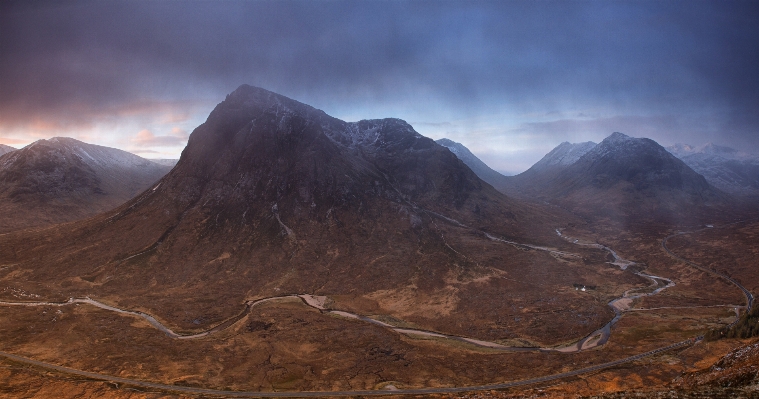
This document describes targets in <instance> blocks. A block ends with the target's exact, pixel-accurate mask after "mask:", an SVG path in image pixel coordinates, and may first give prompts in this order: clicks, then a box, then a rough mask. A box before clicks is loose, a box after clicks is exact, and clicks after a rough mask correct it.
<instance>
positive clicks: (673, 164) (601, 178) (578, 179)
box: [505, 133, 730, 225]
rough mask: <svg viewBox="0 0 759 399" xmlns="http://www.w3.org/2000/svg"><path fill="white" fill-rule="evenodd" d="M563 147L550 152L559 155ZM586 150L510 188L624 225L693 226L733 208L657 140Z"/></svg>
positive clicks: (612, 142)
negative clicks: (675, 224) (579, 155)
mask: <svg viewBox="0 0 759 399" xmlns="http://www.w3.org/2000/svg"><path fill="white" fill-rule="evenodd" d="M562 146H563V145H562ZM562 146H559V147H557V149H555V150H554V151H552V153H554V152H556V153H561V152H560V151H558V150H559V149H560V148H561V147H562ZM565 147H566V146H565ZM588 148H589V149H588ZM585 149H588V150H587V151H586V152H585V153H584V154H583V155H582V156H581V157H579V158H578V159H577V160H576V161H575V162H574V163H571V164H569V165H560V164H559V165H557V166H556V167H549V163H548V162H545V163H544V164H545V166H543V167H540V166H541V165H538V164H536V165H535V167H533V168H531V169H530V171H528V172H529V173H528V172H525V173H523V174H521V175H518V176H515V178H514V179H513V180H512V181H511V184H512V185H511V186H510V187H509V189H510V190H513V191H514V192H520V193H523V195H524V196H526V197H530V198H533V199H537V200H541V201H549V202H551V203H555V204H558V205H560V206H562V207H565V208H568V209H570V210H572V211H573V212H577V213H579V214H582V215H585V216H586V217H591V218H606V219H610V220H612V221H615V222H619V223H622V224H624V225H629V224H634V223H640V222H644V221H654V220H655V221H657V222H661V223H665V224H667V223H689V222H692V221H694V220H696V219H698V218H700V217H708V216H707V215H712V214H713V213H710V212H720V211H721V210H724V209H725V208H726V207H727V206H728V205H729V203H730V201H729V198H728V197H727V196H725V194H723V193H722V192H720V191H719V190H716V189H715V188H714V187H712V186H711V185H709V183H708V182H707V181H706V180H705V179H704V177H703V176H701V175H699V174H698V173H696V172H695V171H693V169H691V168H690V167H688V166H687V165H686V164H685V163H683V162H682V161H681V160H679V159H677V158H676V157H674V156H673V155H672V154H670V153H669V152H667V151H666V150H665V149H664V148H663V147H662V146H660V145H659V144H657V143H656V142H654V141H653V140H650V139H645V138H642V139H638V138H632V137H629V136H626V135H624V134H622V133H613V134H612V135H610V136H609V137H607V138H606V139H604V140H603V141H602V142H601V143H600V144H598V145H595V146H591V145H589V144H587V143H586V144H585ZM546 158H548V156H547V157H546ZM541 162H542V161H541ZM541 162H539V164H540V163H541ZM505 192H506V193H507V194H508V193H509V192H510V191H509V190H506V191H505Z"/></svg>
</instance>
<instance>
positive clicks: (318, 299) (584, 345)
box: [0, 229, 754, 397]
mask: <svg viewBox="0 0 759 399" xmlns="http://www.w3.org/2000/svg"><path fill="white" fill-rule="evenodd" d="M701 230H704V229H700V230H696V231H691V232H679V233H676V234H673V235H670V236H668V237H666V238H665V239H664V240H662V243H661V245H662V247H663V248H664V250H665V251H666V252H667V253H668V254H669V255H670V256H672V257H674V258H675V259H677V260H679V261H682V262H684V263H686V264H688V265H689V266H691V267H694V268H696V269H698V270H702V271H705V272H707V273H711V274H713V275H716V276H718V277H720V278H723V279H725V280H727V281H729V282H730V283H732V284H733V285H735V286H736V287H738V288H739V289H741V291H743V293H744V295H745V296H746V301H747V305H748V307H749V308H750V307H751V305H752V304H753V301H754V297H753V295H752V294H751V292H749V291H748V290H747V289H746V288H745V287H743V286H742V285H740V284H739V283H738V282H737V281H735V280H734V279H732V278H731V277H729V276H727V275H724V274H722V273H719V272H717V271H714V270H711V269H707V268H705V267H702V266H700V265H697V264H695V263H693V262H690V261H688V260H686V259H683V258H681V257H679V256H677V255H676V254H674V253H673V252H671V251H670V250H669V249H668V248H667V246H666V242H667V240H668V239H670V238H672V237H675V236H677V235H681V234H689V233H694V232H697V231H701ZM556 232H557V233H558V234H559V236H562V237H563V238H565V239H567V240H569V241H570V242H573V243H575V244H577V245H584V246H593V247H596V248H599V249H604V250H607V251H608V252H609V253H610V254H612V256H614V259H615V262H614V263H613V264H615V265H617V266H619V267H620V268H622V269H623V270H624V269H626V268H627V266H629V265H632V264H634V262H631V261H627V260H625V259H622V258H621V257H619V256H618V255H617V253H616V252H614V251H613V250H612V249H610V248H608V247H605V246H603V245H600V244H595V243H584V242H582V243H581V242H580V241H579V240H578V239H574V238H571V237H567V236H564V235H562V233H561V231H560V230H559V229H557V230H556ZM487 238H489V239H491V240H494V241H501V242H504V243H506V244H509V245H516V246H523V247H528V248H531V249H536V250H542V251H549V252H552V253H556V254H557V255H560V256H576V255H575V254H571V253H567V252H563V251H556V250H553V249H551V248H545V247H538V246H533V245H527V244H521V243H517V242H511V241H507V240H503V239H499V238H497V237H493V236H491V235H489V234H488V235H487ZM636 274H638V275H640V276H641V277H644V278H647V279H649V280H651V281H652V285H651V288H654V287H658V288H655V289H654V290H653V291H652V292H650V293H645V294H635V295H632V294H630V293H631V292H632V291H636V290H639V289H633V290H628V291H626V292H625V293H624V294H623V296H622V297H620V298H617V299H615V300H613V301H611V302H609V306H611V307H612V309H614V312H615V317H614V318H613V319H612V320H611V321H610V322H609V323H607V324H606V325H605V326H604V327H602V328H600V329H599V330H596V331H594V332H593V333H591V334H589V335H588V336H587V337H585V338H583V339H581V340H579V341H578V342H577V343H576V344H573V345H570V346H566V347H562V348H523V347H507V346H504V345H500V344H498V343H495V342H487V341H481V340H476V339H473V338H466V337H458V336H452V335H446V334H440V333H437V332H432V331H425V330H418V329H408V328H399V327H395V326H392V325H390V324H387V323H383V322H381V321H378V320H374V319H371V318H369V317H366V316H361V315H357V314H353V313H348V312H344V311H339V310H330V309H327V308H325V306H324V303H325V300H326V297H322V296H316V295H309V294H298V295H283V296H277V297H270V298H263V299H258V300H254V301H247V302H246V303H245V309H244V310H243V311H242V312H241V313H240V314H238V315H237V316H234V317H232V318H230V319H227V320H225V321H224V322H222V323H220V324H219V325H217V326H215V327H213V328H211V329H209V330H206V331H203V332H200V333H197V334H188V335H182V334H178V333H176V332H174V331H172V330H171V329H169V328H168V327H166V326H164V325H163V324H161V323H160V322H159V321H158V320H156V319H155V318H154V317H153V316H151V315H149V314H147V313H144V312H140V311H131V310H125V309H120V308H117V307H115V306H111V305H107V304H104V303H102V302H98V301H96V300H93V299H91V298H89V297H86V298H70V299H69V300H68V301H67V302H7V301H3V302H0V305H2V306H69V305H74V304H87V305H91V306H95V307H98V308H100V309H104V310H109V311H113V312H117V313H120V314H125V315H128V316H132V317H139V318H142V319H144V320H146V321H148V322H149V323H150V324H151V325H152V326H153V327H154V328H156V329H158V330H160V331H162V332H163V333H165V334H166V335H167V336H169V337H171V338H174V339H196V338H202V337H205V336H208V335H211V334H213V333H216V332H219V331H223V330H225V329H227V328H229V327H231V326H232V325H234V324H235V323H237V322H238V321H239V320H241V319H242V318H244V317H245V316H246V315H247V314H248V312H249V311H250V310H251V309H252V308H253V307H255V306H256V305H259V304H262V303H265V302H270V301H277V300H285V299H295V298H297V299H300V300H301V301H303V303H305V304H306V305H308V306H310V307H313V308H315V309H318V310H319V311H320V312H322V313H330V314H334V315H337V316H341V317H347V318H353V319H359V320H362V321H365V322H368V323H373V324H376V325H379V326H381V327H384V328H389V329H392V330H394V331H396V332H398V333H401V334H409V335H423V336H429V337H435V338H445V339H452V340H457V341H462V342H466V343H469V344H473V345H476V346H480V347H486V348H490V349H495V350H503V351H539V352H556V351H558V352H564V353H566V352H579V351H583V350H587V349H591V348H594V347H597V346H600V345H603V344H605V343H606V342H607V341H608V339H609V336H610V335H611V327H612V326H613V325H614V323H616V322H617V321H618V320H619V319H620V318H621V316H622V314H623V313H624V312H626V311H630V310H633V309H631V308H630V305H631V303H632V301H633V300H634V299H637V298H640V297H643V296H649V295H655V294H657V293H659V292H661V291H662V290H664V289H666V288H669V287H672V286H674V282H673V281H672V280H669V279H666V278H664V277H659V276H653V275H648V274H643V273H641V272H636ZM660 282H666V285H662V284H660ZM701 339H703V336H700V337H696V338H692V339H688V340H685V341H681V342H677V343H674V344H671V345H668V346H665V347H662V348H658V349H655V350H652V351H649V352H645V353H641V354H638V355H634V356H630V357H627V358H624V359H619V360H615V361H611V362H607V363H603V364H598V365H595V366H590V367H586V368H582V369H578V370H574V371H570V372H565V373H559V374H552V375H548V376H543V377H538V378H532V379H527V380H519V381H512V382H505V383H500V384H488V385H477V386H466V387H450V388H420V389H395V390H364V391H323V392H321V391H306V392H259V391H225V390H214V389H205V388H194V387H184V386H175V385H168V384H160V383H153V382H148V381H141V380H134V379H128V378H121V377H114V376H110V375H105V374H99V373H92V372H88V371H83V370H77V369H72V368H68V367H63V366H58V365H54V364H50V363H45V362H40V361H37V360H34V359H29V358H26V357H22V356H18V355H14V354H11V353H6V352H0V356H2V357H4V358H6V359H8V360H11V361H14V362H19V363H23V364H28V365H32V366H35V367H41V368H45V369H49V370H55V371H58V372H62V373H66V374H70V375H76V376H80V377H85V378H89V379H94V380H99V381H107V382H111V383H116V384H124V385H128V386H133V387H140V388H147V389H156V390H160V391H167V392H178V393H187V394H193V395H218V396H227V397H324V396H356V395H362V396H380V395H398V394H440V393H460V392H468V391H478V390H493V389H504V388H512V387H518V386H525V385H531V384H536V383H543V382H548V381H553V380H559V379H562V378H567V377H573V376H577V375H581V374H586V373H591V372H595V371H599V370H603V369H607V368H611V367H615V366H618V365H621V364H625V363H630V362H634V361H636V360H639V359H642V358H644V357H648V356H653V355H656V354H658V353H662V352H666V351H670V350H673V349H677V348H682V347H685V346H689V345H692V344H694V343H696V342H698V341H700V340H701Z"/></svg>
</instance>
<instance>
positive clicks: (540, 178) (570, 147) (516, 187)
mask: <svg viewBox="0 0 759 399" xmlns="http://www.w3.org/2000/svg"><path fill="white" fill-rule="evenodd" d="M595 146H596V143H594V142H592V141H587V142H584V143H576V144H575V143H569V142H566V141H565V142H563V143H561V144H559V145H558V146H556V148H554V149H553V150H551V151H550V152H549V153H548V154H546V155H545V156H544V157H543V158H541V159H540V161H538V162H536V163H535V165H532V166H531V167H530V169H527V170H526V171H524V172H522V173H520V174H518V175H516V176H512V177H507V178H506V179H504V180H503V181H502V182H501V185H499V186H497V187H496V188H497V189H498V190H499V191H501V192H503V193H505V194H507V195H513V196H516V197H520V198H528V199H529V198H533V199H534V198H537V197H542V196H543V194H542V191H543V190H545V189H546V187H548V186H550V184H551V183H550V182H551V181H553V180H554V179H556V177H557V175H558V174H559V173H561V172H562V171H563V170H564V169H566V168H567V167H569V166H570V165H572V164H574V163H575V162H577V160H578V159H580V157H582V156H583V155H585V154H586V153H587V152H588V151H590V150H591V149H593V148H594V147H595Z"/></svg>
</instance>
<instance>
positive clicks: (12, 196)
mask: <svg viewBox="0 0 759 399" xmlns="http://www.w3.org/2000/svg"><path fill="white" fill-rule="evenodd" d="M170 169H171V168H170V167H167V166H163V165H158V164H156V163H154V162H150V161H148V160H146V159H143V158H140V157H138V156H137V155H134V154H131V153H128V152H126V151H121V150H118V149H115V148H108V147H102V146H97V145H92V144H87V143H83V142H81V141H78V140H74V139H71V138H67V137H55V138H52V139H50V140H39V141H36V142H34V143H32V144H30V145H28V146H26V147H24V148H22V149H20V150H16V151H13V152H10V153H7V154H5V155H3V156H0V210H2V212H1V213H0V214H1V215H2V216H0V232H7V231H11V230H15V229H20V228H28V227H40V226H46V225H51V224H56V223H62V222H68V221H72V220H77V219H81V218H85V217H88V216H92V215H95V214H97V213H100V212H104V211H107V210H110V209H112V208H114V207H116V206H118V205H121V204H122V203H124V202H126V201H127V200H129V199H130V198H132V197H134V196H135V195H137V194H139V193H140V192H142V191H143V190H145V189H147V188H148V187H150V185H151V184H153V183H155V182H156V181H157V180H158V179H160V178H161V177H163V175H165V174H166V173H167V172H168V171H169V170H170Z"/></svg>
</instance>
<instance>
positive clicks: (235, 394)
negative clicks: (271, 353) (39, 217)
mask: <svg viewBox="0 0 759 399" xmlns="http://www.w3.org/2000/svg"><path fill="white" fill-rule="evenodd" d="M701 338H702V337H698V338H697V339H689V340H686V341H681V342H678V343H675V344H672V345H669V346H665V347H662V348H659V349H654V350H652V351H648V352H644V353H640V354H637V355H634V356H630V357H626V358H624V359H619V360H615V361H612V362H607V363H602V364H597V365H595V366H590V367H585V368H582V369H578V370H573V371H568V372H565V373H559V374H552V375H547V376H543V377H537V378H530V379H527V380H519V381H511V382H504V383H500V384H488V385H474V386H467V387H450V388H418V389H397V390H387V391H383V390H374V391H369V390H362V391H296V392H260V391H224V390H216V389H208V388H194V387H184V386H177V385H169V384H161V383H156V382H148V381H141V380H134V379H130V378H122V377H114V376H110V375H106V374H100V373H92V372H89V371H83V370H77V369H73V368H70V367H64V366H58V365H55V364H50V363H45V362H41V361H38V360H34V359H29V358H26V357H23V356H18V355H14V354H11V353H6V352H0V356H2V357H4V358H6V359H8V360H10V361H13V362H18V363H23V364H28V365H31V366H35V367H41V368H45V369H48V370H54V371H57V372H61V373H65V374H69V375H76V376H79V377H84V378H89V379H93V380H98V381H106V382H111V383H116V384H123V385H128V386H133V387H139V388H148V389H156V390H160V391H168V392H177V393H186V394H191V395H215V396H226V397H232V398H253V397H255V398H287V397H330V396H359V395H360V396H385V395H420V394H441V393H461V392H469V391H485V390H493V389H505V388H513V387H519V386H525V385H532V384H537V383H543V382H548V381H554V380H560V379H562V378H567V377H574V376H578V375H581V374H587V373H592V372H595V371H600V370H604V369H608V368H611V367H615V366H619V365H621V364H625V363H631V362H634V361H636V360H639V359H642V358H644V357H648V356H653V355H656V354H659V353H662V352H666V351H670V350H673V349H677V348H682V347H685V346H689V345H692V344H694V343H695V342H697V341H698V340H700V339H701Z"/></svg>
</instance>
